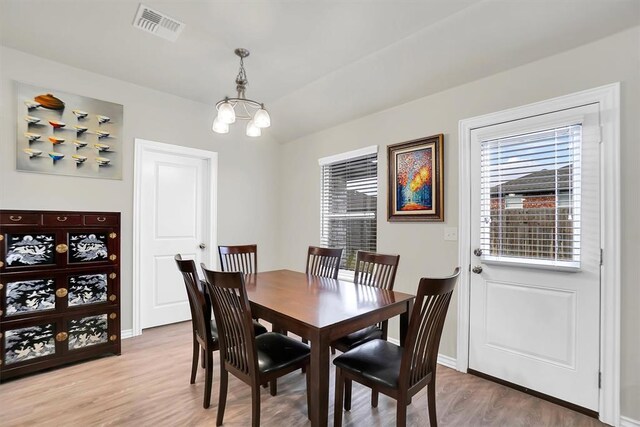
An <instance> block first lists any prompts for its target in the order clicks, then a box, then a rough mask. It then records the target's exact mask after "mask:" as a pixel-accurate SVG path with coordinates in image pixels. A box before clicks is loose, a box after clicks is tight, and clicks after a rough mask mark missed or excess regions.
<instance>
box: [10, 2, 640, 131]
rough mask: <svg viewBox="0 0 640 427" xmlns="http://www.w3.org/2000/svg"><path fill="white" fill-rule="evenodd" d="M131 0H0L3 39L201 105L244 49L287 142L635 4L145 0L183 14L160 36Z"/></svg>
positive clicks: (555, 46) (226, 82)
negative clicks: (173, 30)
mask: <svg viewBox="0 0 640 427" xmlns="http://www.w3.org/2000/svg"><path fill="white" fill-rule="evenodd" d="M138 4H139V2H138V1H137V0H0V42H1V43H2V44H3V45H5V46H7V47H11V48H14V49H18V50H22V51H25V52H28V53H31V54H34V55H38V56H41V57H44V58H48V59H51V60H54V61H58V62H62V63H65V64H69V65H71V66H74V67H78V68H82V69H86V70H89V71H93V72H96V73H100V74H104V75H107V76H110V77H114V78H117V79H121V80H125V81H129V82H132V83H136V84H139V85H142V86H147V87H151V88H154V89H157V90H161V91H164V92H168V93H172V94H175V95H178V96H182V97H185V98H190V99H193V100H196V101H200V102H203V103H206V104H209V105H212V106H213V104H214V103H215V102H216V101H217V100H218V99H219V98H222V97H223V96H224V95H228V96H234V95H235V83H234V79H235V76H236V74H237V72H238V61H237V57H236V56H235V55H234V54H233V50H234V49H235V48H236V47H245V48H247V49H249V50H250V51H251V55H250V56H249V58H247V59H246V60H245V68H246V70H247V77H248V79H249V86H248V88H247V94H246V95H247V97H249V98H251V99H255V100H257V101H260V102H265V103H266V106H267V108H268V109H269V111H270V113H271V117H272V123H273V126H272V127H271V128H270V129H269V130H268V132H269V133H271V134H272V135H273V136H274V137H275V138H276V139H277V140H279V141H281V142H286V141H290V140H293V139H296V138H298V137H301V136H303V135H306V134H309V133H313V132H316V131H319V130H322V129H325V128H328V127H331V126H334V125H337V124H339V123H342V122H346V121H349V120H353V119H355V118H358V117H362V116H365V115H367V114H370V113H373V112H375V111H380V110H383V109H385V108H389V107H392V106H394V105H398V104H402V103H405V102H408V101H411V100H414V99H417V98H420V97H423V96H427V95H429V94H432V93H436V92H439V91H442V90H444V89H447V88H450V87H454V86H457V85H460V84H463V83H466V82H469V81H473V80H477V79H479V78H482V77H485V76H488V75H491V74H495V73H497V72H500V71H502V70H506V69H509V68H512V67H515V66H518V65H521V64H525V63H527V62H531V61H534V60H536V59H539V58H543V57H545V56H549V55H552V54H554V53H558V52H561V51H564V50H567V49H570V48H573V47H576V46H579V45H581V44H585V43H588V42H590V41H593V40H596V39H598V38H602V37H604V36H607V35H609V34H613V33H615V32H618V31H621V30H623V29H625V28H628V27H631V26H634V25H638V24H640V0H422V1H420V0H412V1H402V0H350V1H338V0H334V1H327V2H319V1H315V2H314V1H310V0H288V1H274V0H252V1H240V0H235V1H216V0H181V1H178V0H172V1H168V0H145V1H144V4H145V5H146V6H149V7H151V8H154V9H157V10H159V11H160V12H163V13H165V14H167V15H169V16H170V17H172V18H175V19H177V20H179V21H182V22H184V23H185V24H186V27H185V29H184V31H183V32H182V34H181V35H180V37H179V38H178V40H177V41H176V42H169V41H166V40H163V39H161V38H158V37H155V36H153V35H151V34H148V33H145V32H142V31H140V30H138V29H135V28H133V26H132V25H131V24H132V22H133V18H134V16H135V13H136V11H137V8H138ZM79 52H82V54H79ZM212 108H213V107H212ZM206 126H210V124H208V123H207V124H206Z"/></svg>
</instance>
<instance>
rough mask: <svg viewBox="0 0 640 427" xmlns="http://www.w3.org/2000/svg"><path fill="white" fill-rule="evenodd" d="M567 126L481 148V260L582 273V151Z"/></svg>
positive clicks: (577, 131) (574, 129) (578, 131)
mask: <svg viewBox="0 0 640 427" xmlns="http://www.w3.org/2000/svg"><path fill="white" fill-rule="evenodd" d="M581 141H582V126H581V125H579V124H578V125H571V126H563V127H558V128H553V129H546V130H541V131H538V132H532V133H527V134H523V135H516V136H510V137H506V138H499V139H492V140H485V141H482V143H481V156H482V161H481V180H482V182H481V192H482V193H481V226H480V241H481V244H480V246H481V248H482V253H483V259H484V260H489V261H506V262H509V261H511V262H513V261H518V262H525V263H529V264H538V265H553V266H562V267H571V268H579V267H580V222H581V218H580V197H581V190H580V188H581V185H580V182H581V162H580V147H581Z"/></svg>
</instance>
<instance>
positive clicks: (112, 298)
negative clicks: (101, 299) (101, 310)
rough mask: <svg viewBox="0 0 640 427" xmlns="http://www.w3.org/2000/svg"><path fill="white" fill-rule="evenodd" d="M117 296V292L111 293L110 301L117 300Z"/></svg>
mask: <svg viewBox="0 0 640 427" xmlns="http://www.w3.org/2000/svg"><path fill="white" fill-rule="evenodd" d="M117 298H118V297H117V296H116V294H111V295H109V301H115V300H116V299H117Z"/></svg>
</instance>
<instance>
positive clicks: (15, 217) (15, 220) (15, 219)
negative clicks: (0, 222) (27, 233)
mask: <svg viewBox="0 0 640 427" xmlns="http://www.w3.org/2000/svg"><path fill="white" fill-rule="evenodd" d="M9 219H10V220H11V221H13V222H18V221H22V217H21V216H20V215H17V216H13V215H11V216H10V217H9Z"/></svg>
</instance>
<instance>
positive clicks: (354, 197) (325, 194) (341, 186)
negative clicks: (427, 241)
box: [320, 147, 378, 270]
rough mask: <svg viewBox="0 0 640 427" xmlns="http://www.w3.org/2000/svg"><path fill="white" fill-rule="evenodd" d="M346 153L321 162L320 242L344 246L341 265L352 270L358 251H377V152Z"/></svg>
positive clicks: (326, 245)
mask: <svg viewBox="0 0 640 427" xmlns="http://www.w3.org/2000/svg"><path fill="white" fill-rule="evenodd" d="M376 148H377V147H376ZM366 151H371V150H366ZM348 155H349V153H347V154H346V155H345V156H340V157H343V158H342V159H339V160H336V158H329V159H327V161H323V160H321V161H320V164H321V171H322V177H321V180H322V184H321V201H320V228H321V236H320V243H321V245H322V246H325V247H330V248H344V252H343V255H342V262H341V265H340V268H341V269H343V270H354V269H355V262H356V252H357V251H358V250H365V251H374V252H375V250H376V222H377V204H378V201H377V199H378V154H377V150H375V152H373V153H370V152H369V153H366V154H362V151H359V152H356V153H355V156H354V157H348Z"/></svg>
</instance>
